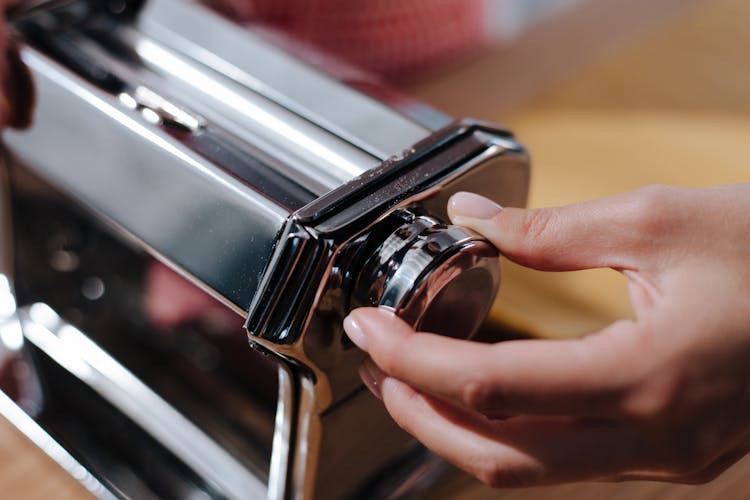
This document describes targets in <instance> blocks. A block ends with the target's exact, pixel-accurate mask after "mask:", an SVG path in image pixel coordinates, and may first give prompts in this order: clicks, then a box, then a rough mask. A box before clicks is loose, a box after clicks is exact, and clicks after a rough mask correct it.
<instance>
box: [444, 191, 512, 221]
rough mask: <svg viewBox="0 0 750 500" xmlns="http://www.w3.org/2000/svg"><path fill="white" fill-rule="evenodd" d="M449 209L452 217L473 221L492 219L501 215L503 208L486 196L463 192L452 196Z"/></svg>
mask: <svg viewBox="0 0 750 500" xmlns="http://www.w3.org/2000/svg"><path fill="white" fill-rule="evenodd" d="M448 209H449V211H450V213H451V215H459V216H463V217H468V218H471V219H491V218H493V217H494V216H496V215H497V214H499V213H500V211H501V210H502V209H503V207H501V206H500V205H498V204H497V203H495V202H494V201H492V200H490V199H488V198H485V197H484V196H479V195H478V194H474V193H467V192H463V191H462V192H459V193H456V194H454V195H453V196H451V199H450V201H449V202H448Z"/></svg>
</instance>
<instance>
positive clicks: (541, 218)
mask: <svg viewBox="0 0 750 500" xmlns="http://www.w3.org/2000/svg"><path fill="white" fill-rule="evenodd" d="M555 218H556V215H555V211H554V210H550V209H537V210H528V211H526V212H525V213H524V217H523V220H522V222H521V235H522V236H523V238H524V240H527V241H544V240H545V239H546V238H545V237H546V236H547V235H548V234H549V233H550V232H551V231H552V229H553V228H554V226H555Z"/></svg>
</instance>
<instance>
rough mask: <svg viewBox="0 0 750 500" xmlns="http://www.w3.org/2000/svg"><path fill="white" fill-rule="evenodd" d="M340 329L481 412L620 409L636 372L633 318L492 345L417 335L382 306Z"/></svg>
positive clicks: (393, 365)
mask: <svg viewBox="0 0 750 500" xmlns="http://www.w3.org/2000/svg"><path fill="white" fill-rule="evenodd" d="M345 328H346V331H347V333H348V334H349V336H350V338H352V340H353V341H354V342H355V344H357V345H358V346H360V347H361V348H363V349H364V350H365V351H367V352H368V353H369V354H370V357H371V358H372V360H373V361H374V362H375V364H377V365H378V366H379V367H380V368H381V369H382V370H383V371H384V372H385V373H387V374H388V375H390V376H392V377H394V378H396V379H398V380H401V381H403V382H405V383H407V384H409V385H410V386H412V387H414V388H416V389H418V390H420V391H423V392H426V393H429V394H432V395H435V396H437V397H440V398H442V399H445V400H448V401H451V402H454V403H457V404H459V405H461V406H463V407H466V408H471V409H474V410H477V411H480V412H482V413H484V414H486V415H493V414H507V413H524V414H537V415H581V416H611V415H615V414H619V413H620V411H621V409H622V402H623V399H624V397H625V396H626V394H627V392H628V389H629V388H630V387H631V386H632V385H633V384H632V382H633V380H634V377H637V376H638V374H637V373H635V372H634V370H633V369H632V364H633V363H632V359H633V355H634V354H635V353H634V352H631V351H635V350H636V349H635V345H634V344H635V343H634V342H633V341H632V338H633V337H634V334H633V331H632V330H633V329H634V328H635V327H634V324H633V323H631V322H620V323H615V324H613V325H611V326H610V327H609V328H607V329H606V330H604V331H602V332H600V333H598V334H597V335H594V336H592V337H589V338H585V339H575V340H517V341H508V342H501V343H498V344H494V345H490V344H481V343H478V342H471V341H465V340H458V339H453V338H447V337H442V336H439V335H434V334H430V333H416V332H414V330H413V329H412V328H411V327H410V326H409V325H408V324H406V323H405V322H404V321H402V320H401V319H399V318H398V317H397V316H396V315H395V314H393V313H392V312H390V311H388V310H384V309H375V308H363V309H358V310H355V311H354V312H352V314H351V315H350V316H349V317H348V318H347V320H346V322H345Z"/></svg>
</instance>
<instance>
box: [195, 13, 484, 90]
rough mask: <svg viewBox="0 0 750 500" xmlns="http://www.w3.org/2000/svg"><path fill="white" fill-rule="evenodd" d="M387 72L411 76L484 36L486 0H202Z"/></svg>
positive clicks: (476, 43)
mask: <svg viewBox="0 0 750 500" xmlns="http://www.w3.org/2000/svg"><path fill="white" fill-rule="evenodd" d="M205 1H206V3H207V4H208V5H210V6H212V7H214V8H215V9H216V10H218V11H220V12H222V13H224V14H226V15H227V16H229V17H231V18H232V19H235V20H237V21H239V22H241V23H250V22H258V23H262V24H265V25H268V26H271V27H273V28H276V29H278V30H281V31H283V32H286V33H289V34H291V35H293V36H294V37H295V38H296V39H298V40H300V41H303V42H307V43H310V44H312V45H313V46H315V47H318V48H320V49H322V50H323V51H326V52H329V53H331V54H334V55H337V56H339V57H341V58H342V59H344V60H345V61H347V62H350V63H353V64H355V65H358V66H361V67H362V68H365V69H368V70H370V71H372V72H375V73H378V74H380V75H383V76H386V77H392V78H393V77H395V78H398V77H402V76H408V75H412V74H414V73H416V72H419V71H421V70H425V69H429V68H431V67H434V66H437V65H440V64H443V63H446V62H448V61H451V60H454V59H456V58H457V57H459V56H461V55H464V54H466V53H468V52H471V51H474V50H476V49H477V48H479V47H481V46H482V45H484V44H485V43H486V41H487V37H486V34H485V20H484V11H485V0H369V1H365V0H205Z"/></svg>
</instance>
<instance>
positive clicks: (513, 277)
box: [0, 0, 750, 500]
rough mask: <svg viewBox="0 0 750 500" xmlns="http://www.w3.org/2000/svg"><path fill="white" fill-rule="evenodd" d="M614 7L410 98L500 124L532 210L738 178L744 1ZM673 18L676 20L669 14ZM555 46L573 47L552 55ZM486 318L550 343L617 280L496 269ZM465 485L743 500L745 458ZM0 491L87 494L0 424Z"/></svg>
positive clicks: (604, 314) (614, 290)
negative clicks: (636, 475)
mask: <svg viewBox="0 0 750 500" xmlns="http://www.w3.org/2000/svg"><path fill="white" fill-rule="evenodd" d="M597 1H599V0H597ZM628 1H629V2H630V3H631V4H632V3H637V4H639V5H640V6H641V8H640V9H636V10H635V11H634V10H632V9H630V10H628V9H624V10H622V11H617V10H616V9H614V7H613V10H612V11H611V12H615V13H618V12H622V17H617V18H616V19H614V21H613V19H612V18H611V17H612V16H611V14H610V15H608V14H607V12H606V10H605V9H602V8H601V7H597V8H596V9H595V10H594V11H590V12H589V13H588V14H586V15H587V16H599V17H598V18H596V19H597V21H596V23H595V24H594V25H595V26H599V29H598V30H594V31H592V30H590V29H588V30H586V31H585V32H580V33H578V35H577V36H580V37H581V39H580V41H578V42H577V43H574V44H572V45H571V44H568V45H565V41H566V40H568V41H569V37H570V36H576V35H575V30H573V31H571V29H570V26H575V22H576V19H575V18H574V17H571V18H569V19H568V21H566V22H568V23H569V24H568V28H566V29H567V31H565V30H564V29H558V30H557V31H555V30H551V31H550V33H551V34H550V36H549V37H547V38H545V37H539V36H537V37H536V38H533V39H531V38H529V39H527V40H526V41H524V42H523V43H525V44H526V46H524V47H521V49H520V50H519V49H518V48H516V50H515V52H514V51H513V50H510V51H508V50H503V51H496V52H488V53H487V54H484V55H483V56H482V57H479V58H477V59H476V60H474V61H472V62H470V63H468V64H466V65H465V66H463V67H461V68H458V69H457V70H456V71H454V72H452V73H451V74H446V75H444V76H437V77H436V78H434V79H432V80H431V81H429V82H423V83H420V84H416V85H414V86H413V87H412V90H413V91H414V92H415V93H416V94H418V95H421V96H422V97H423V98H425V100H427V101H432V102H433V103H435V104H437V105H438V106H439V107H442V108H444V109H446V110H447V111H449V112H450V113H452V114H456V115H474V116H478V117H482V118H488V119H493V120H496V121H501V122H505V123H507V124H508V125H510V127H511V128H512V129H513V130H514V131H515V132H516V133H517V134H518V136H519V138H520V139H521V140H522V142H524V144H526V145H527V147H528V148H529V150H530V151H531V152H532V154H533V157H534V170H533V172H534V173H533V183H532V191H531V200H530V203H531V205H533V206H542V205H557V204H563V203H571V202H575V201H578V200H583V199H589V198H594V197H599V196H605V195H608V194H612V193H616V192H621V191H624V190H627V189H631V188H635V187H637V186H640V185H644V184H650V183H656V182H661V183H671V184H683V185H693V186H700V185H710V184H716V183H729V182H739V181H750V148H749V147H748V144H749V143H750V139H749V138H750V118H748V116H750V115H749V114H748V113H749V112H750V63H748V61H747V57H746V56H745V52H746V51H747V48H748V47H750V30H748V29H747V27H746V24H747V20H748V19H750V2H747V0H711V1H700V2H692V3H690V2H686V1H684V0H680V1H675V0H669V1H668V0H660V1H657V2H654V1H653V0H628ZM601 3H604V2H601ZM617 3H618V2H612V4H613V5H614V4H617ZM688 4H690V5H688ZM622 6H623V3H622V2H620V7H622ZM680 8H682V9H684V12H681V13H679V14H674V11H675V10H677V9H680ZM633 12H636V14H633ZM618 16H619V14H618ZM670 16H671V18H670V20H668V21H667V20H666V19H668V18H669V17H670ZM589 22H590V21H589ZM588 26H591V24H589V25H588ZM628 26H630V28H629V29H625V28H626V27H628ZM571 33H572V34H571ZM610 33H611V37H609V39H610V40H609V42H607V43H605V42H604V41H603V40H604V39H605V38H607V35H608V34H610ZM636 34H637V36H636ZM545 40H546V41H545ZM597 40H601V41H597ZM563 46H565V47H573V48H572V49H570V50H568V49H566V50H561V51H560V52H556V51H557V50H560V48H561V47H563ZM614 47H617V48H614ZM605 48H606V50H605ZM524 51H525V52H524ZM545 58H546V59H545ZM508 64H510V66H508ZM510 73H512V75H510ZM524 75H526V76H524ZM550 86H551V87H550ZM545 88H546V89H547V90H546V91H544V92H542V90H543V89H545ZM540 92H542V93H541V94H540ZM493 314H494V318H495V319H496V320H502V321H504V322H508V323H511V324H513V325H515V326H517V327H519V328H523V329H525V330H527V331H529V332H532V333H533V334H536V335H542V336H549V337H559V336H570V335H580V334H583V333H587V332H590V331H594V330H596V329H597V328H599V327H601V326H603V325H604V324H606V323H608V322H609V321H612V320H613V319H615V318H617V317H621V316H623V315H628V314H630V309H629V303H628V300H627V295H626V289H625V285H624V281H623V280H622V278H621V277H620V276H619V275H617V274H615V273H612V272H608V271H590V272H588V271H587V272H583V273H571V274H555V275H549V274H544V275H542V274H541V273H534V272H530V271H527V270H523V269H519V268H517V267H512V266H507V265H506V267H505V276H504V284H503V291H502V294H501V297H500V300H499V302H498V305H497V307H496V309H495V311H494V313H493ZM467 482H469V480H468V479H466V478H461V479H459V480H456V481H455V482H453V483H451V484H446V485H443V490H442V493H443V495H441V496H443V497H445V498H467V499H468V498H472V499H474V498H502V499H513V500H528V499H537V498H539V499H547V498H555V499H597V500H598V499H622V500H626V499H627V500H630V499H695V500H699V499H700V500H708V499H734V498H737V499H740V498H750V460H749V459H745V460H744V461H742V462H740V463H739V464H738V465H736V466H735V467H733V468H732V469H730V470H729V471H728V472H726V473H725V474H724V475H723V476H722V477H720V478H719V479H717V480H716V481H714V482H712V483H710V484H708V485H703V486H698V487H693V486H675V485H666V484H659V483H627V484H580V485H568V486H563V487H555V488H537V489H530V490H520V491H502V492H496V491H489V490H487V489H485V488H482V487H479V486H476V485H474V486H473V487H472V488H471V490H470V491H469V492H464V493H459V490H460V489H461V488H464V487H465V486H466V484H467ZM0 492H2V497H3V498H24V499H29V498H31V499H34V498H40V499H41V498H85V497H87V496H88V494H87V493H86V491H85V490H83V489H82V488H81V487H80V486H78V485H77V483H75V482H74V481H73V480H72V479H71V478H69V477H68V476H67V475H66V474H65V473H64V472H63V471H62V470H61V469H59V468H58V467H57V466H56V465H55V464H54V463H53V462H52V461H51V460H50V459H49V458H48V457H47V456H46V455H44V454H43V453H42V452H40V451H39V450H37V449H36V448H35V447H34V446H33V445H32V444H31V443H29V442H28V441H27V440H26V439H25V438H24V437H23V436H21V435H20V434H19V433H17V432H16V431H15V429H13V428H12V427H11V426H10V424H9V423H8V422H6V421H5V420H3V419H1V418H0Z"/></svg>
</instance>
